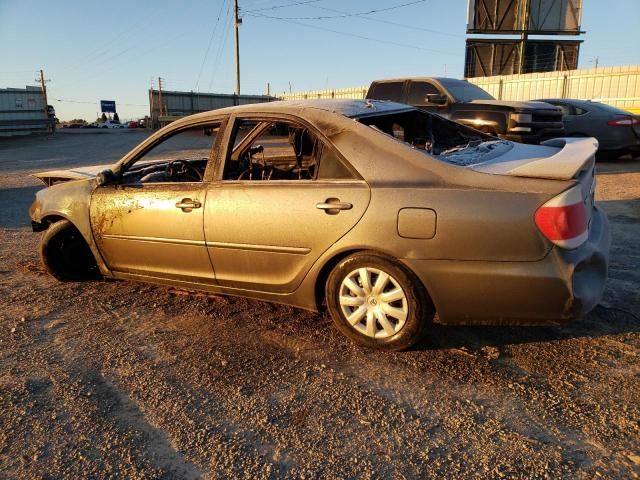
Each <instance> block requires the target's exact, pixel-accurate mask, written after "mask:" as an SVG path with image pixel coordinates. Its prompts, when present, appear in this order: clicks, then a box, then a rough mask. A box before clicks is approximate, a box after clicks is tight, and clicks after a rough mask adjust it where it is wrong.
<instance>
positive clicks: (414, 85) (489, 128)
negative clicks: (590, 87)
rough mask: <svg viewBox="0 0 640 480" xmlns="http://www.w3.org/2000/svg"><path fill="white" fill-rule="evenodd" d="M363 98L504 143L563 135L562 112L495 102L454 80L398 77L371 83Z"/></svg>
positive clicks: (544, 106)
mask: <svg viewBox="0 0 640 480" xmlns="http://www.w3.org/2000/svg"><path fill="white" fill-rule="evenodd" d="M367 98H370V99H378V100H391V101H394V102H401V103H408V104H409V105H413V106H414V107H418V108H420V109H421V110H428V111H430V112H435V113H438V114H440V115H442V116H443V117H446V118H448V119H449V120H454V121H456V122H458V123H462V124H464V125H468V126H470V127H473V128H475V129H477V130H481V131H483V132H486V133H489V134H491V135H495V136H498V137H500V138H504V139H507V140H513V141H515V142H522V143H534V144H535V143H540V142H541V141H543V140H548V139H550V138H557V137H563V136H564V127H563V124H562V112H561V111H560V109H558V107H554V106H553V105H549V104H548V103H542V102H516V101H508V100H496V99H495V98H493V97H492V96H491V95H490V94H489V93H487V92H485V91H484V90H483V89H481V88H480V87H478V86H477V85H474V84H472V83H469V82H467V81H466V80H458V79H456V78H445V77H438V78H400V79H395V80H377V81H374V82H372V83H371V86H370V87H369V91H368V92H367Z"/></svg>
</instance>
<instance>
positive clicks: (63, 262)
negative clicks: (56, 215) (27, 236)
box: [40, 220, 100, 282]
mask: <svg viewBox="0 0 640 480" xmlns="http://www.w3.org/2000/svg"><path fill="white" fill-rule="evenodd" d="M40 258H41V259H42V263H43V264H44V266H45V268H46V269H47V271H48V272H49V273H50V274H51V275H52V276H54V277H55V278H57V279H58V280H60V281H63V282H64V281H81V280H92V279H96V278H99V277H100V272H99V270H98V266H97V265H96V260H95V258H94V257H93V254H92V253H91V249H90V248H89V246H88V245H87V242H85V240H84V238H83V237H82V235H81V234H80V232H79V231H78V229H77V228H76V227H75V226H74V225H73V224H72V223H71V222H69V221H68V220H60V221H59V222H56V223H54V224H52V225H51V226H50V227H49V228H48V229H47V231H46V232H45V233H44V235H43V236H42V240H41V242H40Z"/></svg>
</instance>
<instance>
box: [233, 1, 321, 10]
mask: <svg viewBox="0 0 640 480" xmlns="http://www.w3.org/2000/svg"><path fill="white" fill-rule="evenodd" d="M321 1H322V0H305V1H303V2H295V3H283V4H281V5H274V6H272V7H264V8H255V9H251V10H244V9H243V10H242V12H243V13H249V12H265V11H267V10H278V9H279V8H286V7H296V6H298V5H307V4H309V3H318V2H321Z"/></svg>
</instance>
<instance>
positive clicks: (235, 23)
mask: <svg viewBox="0 0 640 480" xmlns="http://www.w3.org/2000/svg"><path fill="white" fill-rule="evenodd" d="M241 23H242V19H241V18H240V17H239V16H238V0H233V26H234V27H235V30H236V95H240V35H239V28H238V27H239V26H240V24H241Z"/></svg>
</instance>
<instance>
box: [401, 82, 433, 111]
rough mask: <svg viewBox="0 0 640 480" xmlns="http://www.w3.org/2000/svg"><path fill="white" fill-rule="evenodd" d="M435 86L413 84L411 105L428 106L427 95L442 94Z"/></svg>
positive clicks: (410, 95)
mask: <svg viewBox="0 0 640 480" xmlns="http://www.w3.org/2000/svg"><path fill="white" fill-rule="evenodd" d="M440 93H441V92H440V91H439V90H438V89H437V88H436V86H435V85H433V84H432V83H429V82H411V84H410V85H409V99H408V101H407V103H408V104H409V105H416V106H421V105H428V104H429V102H428V101H427V95H431V94H436V95H437V94H440Z"/></svg>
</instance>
